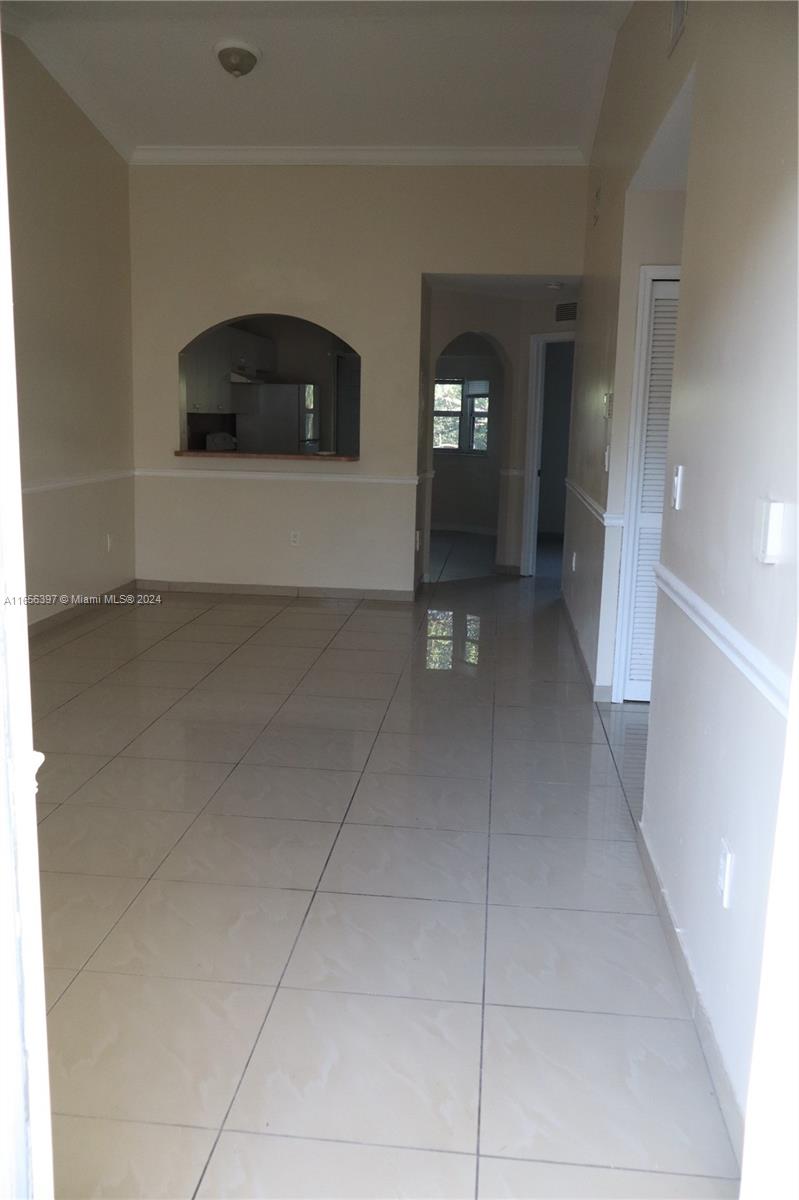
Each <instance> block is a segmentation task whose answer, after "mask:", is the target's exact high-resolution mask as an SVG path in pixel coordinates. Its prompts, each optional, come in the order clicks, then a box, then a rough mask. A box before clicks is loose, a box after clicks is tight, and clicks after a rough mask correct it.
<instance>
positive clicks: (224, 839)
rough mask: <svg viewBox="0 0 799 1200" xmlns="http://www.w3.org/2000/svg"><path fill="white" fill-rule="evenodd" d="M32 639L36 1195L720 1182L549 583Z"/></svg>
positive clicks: (652, 928) (233, 604)
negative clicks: (43, 1147) (38, 1022)
mask: <svg viewBox="0 0 799 1200" xmlns="http://www.w3.org/2000/svg"><path fill="white" fill-rule="evenodd" d="M32 658H33V662H32V676H33V687H34V705H35V716H36V718H37V719H36V726H35V742H36V745H37V747H38V748H39V749H41V750H44V751H45V752H46V754H47V759H46V762H45V765H44V767H43V769H42V770H41V771H40V775H39V779H40V787H39V802H40V803H39V808H40V815H41V818H42V820H41V824H40V847H41V865H42V869H43V872H44V874H43V903H44V913H45V918H44V920H45V961H46V966H47V968H48V969H47V982H48V988H49V990H50V996H49V1003H50V1005H51V1010H50V1016H49V1024H50V1053H51V1075H52V1102H53V1108H54V1112H55V1113H56V1114H57V1115H56V1116H55V1118H54V1133H55V1157H56V1181H57V1186H56V1194H57V1195H58V1196H61V1197H87V1196H94V1195H104V1196H109V1195H115V1196H121V1195H124V1196H127V1197H132V1196H146V1197H155V1196H164V1197H167V1196H168V1197H190V1196H192V1195H194V1194H197V1195H199V1196H203V1197H254V1196H257V1197H263V1198H266V1197H288V1196H291V1197H322V1196H325V1197H330V1196H336V1197H342V1198H344V1197H365V1198H366V1197H369V1198H374V1197H386V1196H403V1197H417V1198H419V1197H449V1198H452V1200H456V1198H461V1197H467V1196H474V1195H476V1194H477V1195H479V1196H481V1197H506V1198H509V1197H515V1198H522V1197H544V1196H547V1197H551V1196H571V1197H577V1196H579V1197H594V1196H614V1197H620V1196H627V1197H633V1196H634V1197H638V1198H639V1200H640V1198H642V1197H654V1196H659V1197H664V1196H668V1197H733V1196H735V1195H736V1194H737V1185H736V1183H735V1182H734V1178H735V1176H736V1174H737V1165H736V1162H735V1158H734V1156H733V1153H732V1151H731V1148H730V1145H729V1141H728V1138H727V1134H726V1131H725V1127H724V1124H723V1121H722V1118H721V1115H720V1111H719V1109H718V1105H717V1103H716V1099H715V1096H714V1094H713V1090H712V1087H711V1083H710V1080H709V1076H708V1073H707V1069H706V1066H705V1062H704V1059H703V1056H702V1052H701V1050H700V1047H699V1042H698V1040H697V1035H696V1032H695V1029H694V1026H693V1023H692V1021H691V1019H690V1016H689V1013H688V1010H687V1007H686V1004H685V1001H684V1000H683V998H682V995H681V993H680V988H679V983H678V980H677V976H676V973H675V971H674V968H673V965H672V962H671V959H670V956H669V952H668V949H667V945H666V941H665V939H664V936H663V933H662V932H661V927H660V923H659V920H658V918H657V917H656V916H655V904H654V900H653V898H652V895H651V894H650V891H649V888H648V886H647V882H646V879H645V876H644V873H643V870H642V867H641V863H640V861H639V857H638V852H637V850H636V846H635V841H634V837H635V830H634V825H633V821H632V819H631V816H630V811H629V808H628V803H627V801H626V800H625V794H624V791H623V790H622V787H621V785H620V781H619V776H618V773H617V770H616V765H615V764H614V755H615V758H616V761H617V762H622V761H623V760H624V747H625V740H626V731H627V729H628V727H629V728H632V730H633V733H632V735H631V737H632V742H633V743H634V744H635V745H637V746H638V747H640V745H641V736H642V728H643V731H644V734H645V728H644V726H645V717H646V713H645V711H643V712H642V711H640V710H639V711H638V712H637V713H636V710H635V709H629V708H628V709H625V710H621V709H615V710H613V709H611V708H609V707H604V708H603V710H602V712H601V714H600V712H599V710H598V708H597V707H596V706H594V705H593V704H592V703H591V700H590V694H589V691H588V688H587V687H586V684H585V683H584V681H583V679H582V675H581V669H580V667H579V664H578V661H577V657H576V655H575V652H574V649H573V646H572V643H571V640H570V636H569V633H568V630H567V626H566V620H565V617H564V615H563V612H562V609H561V606H560V601H559V599H558V597H557V591H556V585H555V584H554V583H553V581H546V580H544V581H540V582H539V585H538V588H537V589H536V587H535V585H534V584H533V582H532V581H529V582H527V581H518V580H516V581H511V580H484V581H483V580H481V581H478V582H476V583H474V584H468V583H463V582H443V583H441V584H439V585H437V586H433V587H430V588H428V589H426V592H425V594H424V596H423V598H422V599H421V600H420V601H419V602H418V603H416V604H408V605H399V604H389V603H382V602H377V601H374V602H369V601H364V602H361V603H360V604H358V603H356V602H351V601H342V600H313V599H303V598H299V599H295V600H291V601H283V600H281V599H280V598H278V597H266V596H258V597H246V596H242V595H235V596H233V595H231V596H227V595H219V594H217V595H209V594H196V595H193V594H189V593H181V592H177V591H176V592H169V593H165V594H164V597H163V603H162V604H160V605H154V606H152V607H146V608H137V609H136V610H135V611H129V610H125V611H120V612H117V611H115V610H110V609H103V610H101V611H98V610H94V611H92V612H89V613H87V614H86V615H85V616H81V617H79V618H77V619H76V620H75V621H74V622H71V623H70V624H68V625H63V626H61V627H60V628H58V629H56V630H53V631H52V632H50V633H45V634H43V635H40V636H39V637H38V638H36V637H35V638H34V639H33V641H32ZM609 737H610V748H609V741H608V738H609ZM611 750H612V751H613V754H612V753H611ZM629 799H630V801H631V803H637V802H638V798H637V797H636V798H635V799H633V796H632V795H631V796H630V797H629ZM489 833H490V837H489V836H488V835H489ZM486 926H487V929H486ZM478 1155H479V1172H478Z"/></svg>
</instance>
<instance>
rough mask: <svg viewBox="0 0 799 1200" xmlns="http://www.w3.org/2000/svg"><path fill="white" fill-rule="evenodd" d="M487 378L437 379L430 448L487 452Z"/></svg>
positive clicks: (478, 452) (476, 452) (470, 452)
mask: <svg viewBox="0 0 799 1200" xmlns="http://www.w3.org/2000/svg"><path fill="white" fill-rule="evenodd" d="M488 404H489V383H488V380H487V379H437V380H436V384H435V392H434V400H433V449H434V450H459V451H461V452H463V453H468V454H485V453H486V451H487V450H488Z"/></svg>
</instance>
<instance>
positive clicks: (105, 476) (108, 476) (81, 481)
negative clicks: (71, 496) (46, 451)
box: [22, 467, 134, 496]
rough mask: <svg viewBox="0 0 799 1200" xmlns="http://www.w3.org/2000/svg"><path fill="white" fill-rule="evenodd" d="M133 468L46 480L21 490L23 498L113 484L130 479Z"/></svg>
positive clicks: (28, 485)
mask: <svg viewBox="0 0 799 1200" xmlns="http://www.w3.org/2000/svg"><path fill="white" fill-rule="evenodd" d="M133 475H134V472H133V468H132V467H131V468H129V469H128V470H126V471H98V472H97V473H96V474H94V475H69V476H67V477H65V478H64V479H46V480H43V481H42V482H41V483H29V484H26V485H25V486H24V487H23V489H22V494H23V496H29V495H32V494H34V493H36V492H59V491H62V490H64V489H65V488H77V487H88V486H90V485H91V484H96V483H114V482H115V481H116V480H117V479H132V478H133Z"/></svg>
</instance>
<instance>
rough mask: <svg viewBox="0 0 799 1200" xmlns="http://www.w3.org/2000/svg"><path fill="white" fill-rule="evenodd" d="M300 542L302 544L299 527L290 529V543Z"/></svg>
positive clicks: (293, 544)
mask: <svg viewBox="0 0 799 1200" xmlns="http://www.w3.org/2000/svg"><path fill="white" fill-rule="evenodd" d="M299 544H300V531H299V529H292V530H290V531H289V545H290V546H299Z"/></svg>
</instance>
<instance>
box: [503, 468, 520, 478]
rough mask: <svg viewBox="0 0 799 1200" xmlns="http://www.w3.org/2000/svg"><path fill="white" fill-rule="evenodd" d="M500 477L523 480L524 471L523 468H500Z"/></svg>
mask: <svg viewBox="0 0 799 1200" xmlns="http://www.w3.org/2000/svg"><path fill="white" fill-rule="evenodd" d="M499 473H500V475H505V476H507V477H508V478H509V479H523V478H524V469H523V468H522V467H500V469H499Z"/></svg>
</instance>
